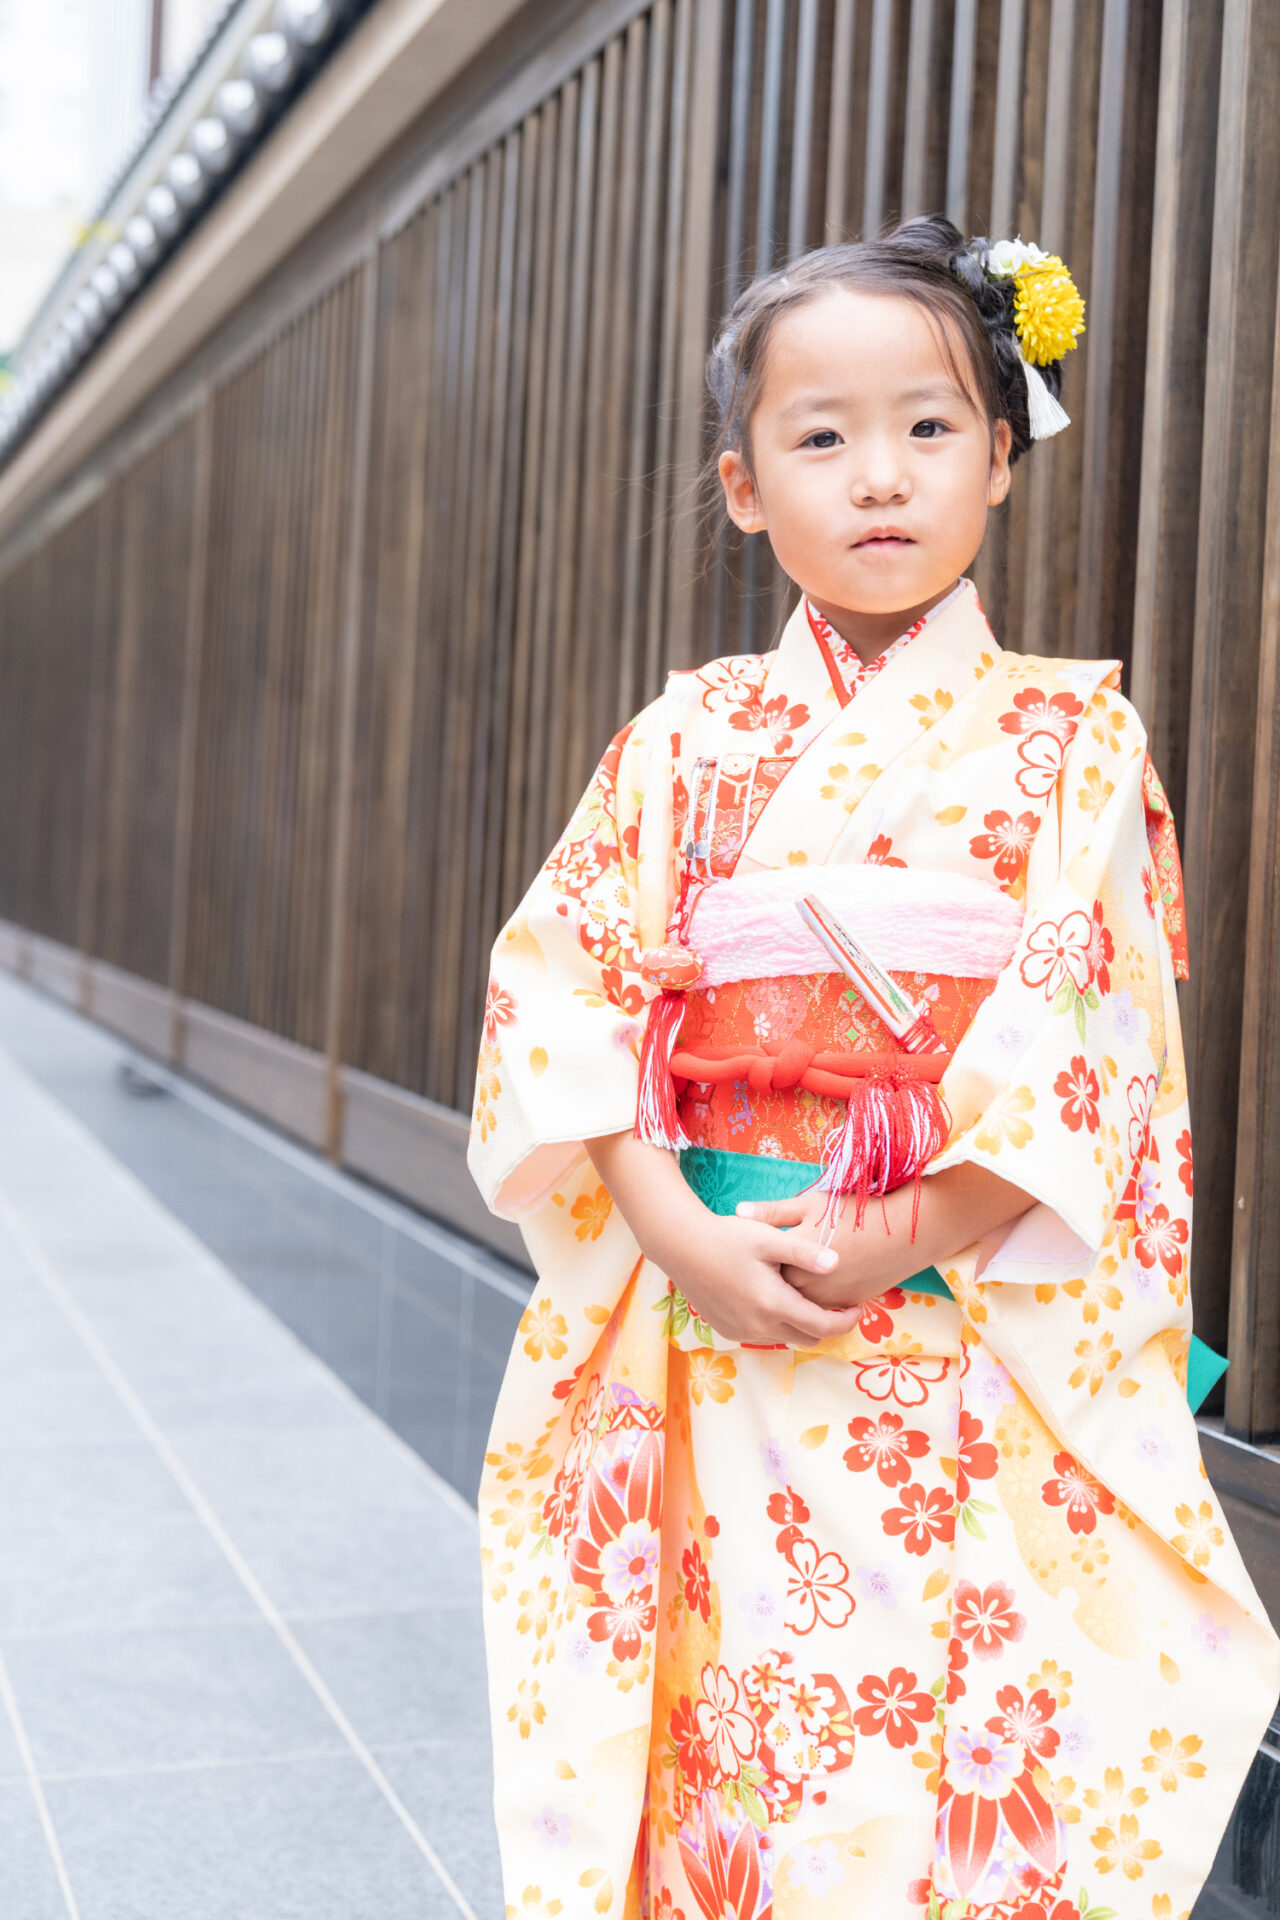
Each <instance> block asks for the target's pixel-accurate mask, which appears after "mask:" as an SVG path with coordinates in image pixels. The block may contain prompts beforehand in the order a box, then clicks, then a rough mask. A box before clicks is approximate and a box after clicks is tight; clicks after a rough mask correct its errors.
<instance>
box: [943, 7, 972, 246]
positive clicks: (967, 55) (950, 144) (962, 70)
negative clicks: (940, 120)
mask: <svg viewBox="0 0 1280 1920" xmlns="http://www.w3.org/2000/svg"><path fill="white" fill-rule="evenodd" d="M977 34H978V0H955V19H954V22H953V25H952V41H951V112H950V116H949V118H948V123H947V218H948V220H950V221H951V222H952V223H953V224H954V225H955V226H957V227H959V229H960V231H961V233H964V232H965V231H966V225H967V222H968V218H969V149H970V143H971V135H972V130H973V73H974V55H975V51H976V43H977Z"/></svg>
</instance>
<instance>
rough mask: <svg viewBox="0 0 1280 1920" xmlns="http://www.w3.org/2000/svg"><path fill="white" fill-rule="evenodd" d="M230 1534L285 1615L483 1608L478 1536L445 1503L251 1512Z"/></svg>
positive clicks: (232, 1526) (236, 1520)
mask: <svg viewBox="0 0 1280 1920" xmlns="http://www.w3.org/2000/svg"><path fill="white" fill-rule="evenodd" d="M229 1530H230V1532H231V1534H232V1537H233V1538H234V1540H235V1543H236V1545H237V1547H238V1548H239V1549H240V1551H241V1553H243V1555H244V1557H245V1559H246V1560H247V1561H248V1563H249V1565H250V1566H251V1567H252V1569H253V1571H254V1573H255V1574H256V1576H257V1578H258V1579H259V1580H260V1581H261V1582H262V1584H263V1586H264V1587H265V1589H266V1591H267V1592H268V1593H269V1594H270V1596H271V1598H272V1600H273V1601H274V1602H275V1604H276V1606H277V1607H279V1608H280V1611H281V1612H282V1613H286V1614H295V1613H326V1612H339V1611H362V1612H366V1613H376V1612H378V1611H379V1610H380V1609H389V1608H398V1607H410V1608H411V1607H426V1606H435V1605H444V1606H479V1603H480V1547H479V1542H478V1540H477V1537H476V1529H475V1527H474V1526H472V1525H471V1524H470V1523H469V1522H468V1521H467V1520H464V1519H463V1518H462V1516H461V1515H460V1514H455V1513H453V1512H452V1511H451V1510H450V1509H449V1508H448V1507H447V1506H445V1504H444V1502H443V1501H440V1502H438V1503H437V1504H436V1505H435V1506H432V1507H426V1508H423V1507H419V1506H417V1505H414V1506H412V1507H410V1508H408V1509H406V1508H404V1507H374V1506H369V1505H367V1504H365V1503H357V1504H355V1505H352V1506H350V1507H343V1508H337V1507H326V1508H322V1509H319V1510H313V1509H309V1508H302V1509H297V1510H294V1511H292V1512H286V1513H278V1512H272V1513H262V1512H252V1511H250V1512H243V1513H238V1514H236V1515H235V1517H234V1519H233V1520H232V1522H231V1523H230V1529H229Z"/></svg>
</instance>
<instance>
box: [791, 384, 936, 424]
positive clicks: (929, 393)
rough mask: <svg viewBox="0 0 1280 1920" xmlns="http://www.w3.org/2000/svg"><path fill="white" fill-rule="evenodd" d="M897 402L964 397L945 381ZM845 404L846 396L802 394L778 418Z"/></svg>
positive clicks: (906, 403)
mask: <svg viewBox="0 0 1280 1920" xmlns="http://www.w3.org/2000/svg"><path fill="white" fill-rule="evenodd" d="M898 400H899V403H900V405H902V406H904V407H916V406H920V405H922V404H925V403H927V402H929V401H931V400H935V401H936V400H942V401H948V402H952V403H954V402H955V401H957V400H958V401H960V402H961V403H962V404H963V403H964V395H963V394H962V393H960V392H959V391H958V390H957V389H956V388H955V387H953V386H950V385H948V384H947V383H946V382H945V381H940V380H937V381H934V382H933V384H932V385H931V386H925V387H912V388H911V389H910V390H909V391H908V392H906V393H900V394H899V395H898ZM847 404H848V395H847V394H830V393H802V394H800V395H799V396H798V397H797V398H796V399H794V400H792V401H790V402H789V403H788V405H787V406H785V407H784V408H783V409H782V412H781V413H780V414H779V416H778V418H779V419H780V420H783V421H787V420H792V419H795V418H796V417H797V416H798V415H801V414H806V413H829V412H831V411H832V410H833V409H835V408H836V407H842V406H846V405H847Z"/></svg>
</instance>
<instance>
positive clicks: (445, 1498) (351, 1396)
mask: <svg viewBox="0 0 1280 1920" xmlns="http://www.w3.org/2000/svg"><path fill="white" fill-rule="evenodd" d="M0 1072H4V1073H8V1074H10V1075H11V1076H12V1077H13V1078H14V1079H15V1080H16V1081H18V1082H19V1083H20V1084H21V1085H23V1087H24V1090H26V1091H27V1092H28V1093H29V1094H32V1095H34V1096H35V1098H36V1099H37V1100H39V1101H40V1102H42V1103H43V1104H44V1105H45V1106H46V1107H47V1108H50V1109H52V1111H53V1112H54V1113H55V1114H56V1116H57V1120H58V1123H59V1124H60V1125H61V1126H63V1127H65V1128H66V1129H67V1130H68V1131H69V1132H71V1133H72V1134H73V1135H75V1136H76V1137H77V1138H78V1139H80V1140H82V1141H83V1142H84V1144H85V1145H86V1146H87V1147H88V1148H89V1150H90V1151H91V1152H92V1153H93V1154H94V1156H95V1157H96V1158H98V1159H100V1160H102V1161H104V1162H105V1163H106V1164H107V1166H108V1167H109V1168H110V1170H111V1172H112V1174H113V1176H114V1177H115V1178H116V1179H118V1180H119V1181H120V1183H121V1184H122V1185H123V1186H125V1187H126V1188H128V1189H129V1190H130V1191H132V1192H133V1193H135V1194H136V1195H137V1196H138V1198H139V1199H140V1200H142V1201H143V1202H144V1203H145V1204H146V1205H147V1206H149V1207H154V1208H155V1209H156V1210H157V1211H158V1212H159V1213H161V1214H163V1216H164V1219H165V1222H166V1224H167V1226H168V1227H169V1229H170V1231H171V1232H172V1233H173V1234H174V1236H175V1238H177V1239H180V1240H181V1241H182V1242H183V1243H184V1244H185V1245H186V1246H187V1247H188V1248H189V1249H190V1251H191V1253H192V1255H193V1256H194V1258H195V1261H196V1264H197V1265H198V1266H200V1267H202V1268H204V1269H206V1270H207V1271H209V1272H210V1273H213V1274H215V1275H216V1276H217V1277H218V1279H220V1280H222V1281H224V1282H226V1281H229V1282H230V1283H231V1285H232V1286H233V1287H235V1288H236V1290H237V1291H238V1292H239V1293H241V1294H242V1295H243V1296H244V1300H245V1302H246V1304H247V1305H248V1307H249V1308H250V1309H251V1310H252V1311H253V1312H254V1313H255V1314H257V1315H258V1317H259V1318H260V1319H261V1320H263V1321H264V1322H266V1323H267V1324H269V1325H270V1326H271V1327H272V1328H273V1329H274V1330H275V1331H276V1332H277V1333H282V1334H283V1335H284V1336H285V1337H286V1338H287V1339H288V1340H289V1341H290V1343H291V1344H292V1345H293V1346H294V1347H295V1348H296V1349H297V1352H298V1354H299V1355H300V1357H301V1358H302V1359H303V1360H305V1361H306V1362H307V1364H308V1365H309V1366H310V1367H312V1368H313V1369H314V1370H315V1371H316V1372H318V1373H319V1374H321V1375H323V1377H324V1379H325V1381H326V1383H327V1384H328V1386H329V1388H330V1390H331V1391H332V1392H333V1394H334V1396H335V1398H337V1399H339V1400H341V1401H342V1402H343V1403H344V1404H345V1405H347V1406H348V1407H350V1408H352V1409H353V1410H354V1411H355V1412H356V1413H357V1414H358V1415H359V1416H360V1418H361V1419H362V1420H363V1421H365V1423H366V1424H367V1425H369V1426H370V1427H372V1428H375V1429H376V1430H377V1432H378V1433H379V1435H380V1436H381V1437H382V1438H383V1439H389V1440H390V1441H391V1442H392V1444H393V1445H394V1446H395V1447H396V1448H398V1450H399V1451H400V1452H401V1453H402V1454H403V1455H404V1456H405V1457H406V1459H408V1460H409V1461H410V1463H411V1464H412V1466H413V1467H414V1469H415V1470H416V1472H417V1473H419V1474H420V1475H421V1477H422V1478H423V1479H425V1480H426V1482H427V1483H428V1485H429V1486H430V1487H431V1490H432V1492H433V1493H434V1494H435V1495H436V1497H437V1498H438V1499H439V1500H440V1501H441V1502H442V1503H443V1504H444V1505H445V1506H447V1507H449V1508H451V1509H452V1511H453V1512H454V1513H456V1514H457V1515H458V1516H459V1518H460V1519H463V1520H465V1521H467V1523H468V1524H469V1525H470V1526H471V1527H472V1528H477V1529H478V1526H479V1520H478V1517H477V1514H476V1509H475V1506H474V1504H473V1503H472V1502H470V1501H469V1500H467V1499H466V1498H465V1496H464V1495H463V1494H461V1493H459V1492H458V1489H457V1488H456V1487H455V1486H453V1485H452V1484H451V1482H450V1481H448V1480H446V1479H445V1477H444V1475H443V1474H442V1473H439V1472H438V1471H437V1470H436V1468H435V1467H433V1466H432V1465H431V1462H430V1461H429V1460H424V1459H423V1457H422V1455H421V1454H420V1453H418V1452H416V1451H415V1450H414V1448H413V1447H411V1446H410V1445H409V1442H408V1441H407V1440H406V1439H405V1438H404V1436H403V1435H402V1434H399V1433H397V1432H396V1430H395V1428H394V1427H392V1426H389V1425H388V1424H387V1423H386V1422H385V1421H384V1420H382V1419H381V1418H380V1417H379V1416H378V1414H376V1413H375V1412H374V1410H373V1408H372V1407H371V1406H370V1405H369V1404H368V1402H367V1401H365V1400H362V1399H361V1398H360V1396H359V1394H358V1393H356V1391H355V1390H354V1388H352V1387H349V1386H348V1385H347V1382H346V1381H345V1380H343V1379H342V1378H341V1376H340V1375H339V1374H336V1373H335V1372H334V1371H333V1369H332V1368H331V1367H329V1366H326V1364H325V1362H324V1361H323V1360H322V1359H321V1358H320V1356H319V1354H317V1353H316V1352H315V1350H314V1348H312V1347H309V1346H308V1345H307V1343H306V1341H305V1340H303V1339H301V1338H300V1337H299V1335H298V1334H296V1333H295V1332H294V1331H293V1329H292V1328H291V1327H289V1326H287V1325H286V1324H285V1322H284V1321H283V1320H281V1318H280V1316H279V1315H278V1314H276V1313H273V1312H272V1310H271V1308H270V1307H269V1306H268V1305H267V1304H266V1302H265V1301H264V1300H262V1299H260V1298H259V1296H258V1295H257V1294H256V1293H254V1292H253V1290H252V1288H250V1287H247V1286H246V1285H245V1284H244V1282H243V1281H242V1280H240V1279H238V1278H237V1277H236V1275H235V1274H234V1273H233V1272H232V1271H231V1269H230V1268H229V1267H228V1266H227V1265H226V1263H225V1262H224V1261H222V1260H220V1259H219V1258H218V1257H217V1255H216V1254H215V1253H214V1252H213V1250H212V1249H211V1248H210V1247H208V1246H206V1245H205V1243H204V1241H203V1240H201V1238H200V1236H199V1234H197V1233H196V1232H195V1231H194V1230H193V1229H192V1228H191V1227H189V1226H188V1225H187V1223H186V1221H185V1220H180V1219H179V1218H178V1216H177V1214H175V1213H174V1212H173V1211H172V1210H171V1209H170V1208H169V1207H166V1206H165V1204H164V1202H163V1201H162V1200H159V1199H157V1197H156V1195H155V1194H154V1193H152V1192H151V1190H150V1188H149V1187H147V1186H146V1185H145V1184H144V1182H143V1181H142V1180H141V1179H140V1178H139V1177H138V1175H137V1174H136V1173H134V1172H133V1170H132V1168H130V1167H126V1166H125V1164H124V1162H123V1161H121V1160H119V1159H117V1157H116V1155H115V1154H113V1153H112V1151H111V1149H110V1148H109V1147H108V1146H106V1145H105V1144H104V1143H103V1142H102V1141H101V1140H99V1138H98V1136H97V1135H96V1134H95V1133H94V1132H93V1130H92V1129H91V1128H90V1127H88V1126H86V1124H85V1123H84V1121H83V1120H81V1119H79V1118H78V1117H77V1115H75V1114H74V1113H72V1112H71V1111H70V1110H69V1109H68V1108H66V1107H64V1106H63V1105H62V1103H61V1102H60V1101H59V1100H58V1099H57V1098H56V1096H55V1095H54V1094H52V1093H50V1091H49V1089H48V1088H47V1087H46V1086H45V1085H44V1084H43V1083H42V1082H41V1081H39V1080H37V1079H36V1078H35V1076H34V1075H33V1074H31V1073H29V1072H28V1071H27V1069H26V1068H25V1067H24V1066H23V1065H22V1064H21V1062H20V1061H18V1060H15V1059H14V1057H13V1055H12V1054H11V1053H9V1052H8V1051H7V1050H6V1049H4V1048H0ZM210 1105H211V1106H214V1105H216V1103H215V1102H212V1101H211V1102H210ZM263 1131H264V1132H265V1129H263ZM524 1297H526V1298H527V1296H524Z"/></svg>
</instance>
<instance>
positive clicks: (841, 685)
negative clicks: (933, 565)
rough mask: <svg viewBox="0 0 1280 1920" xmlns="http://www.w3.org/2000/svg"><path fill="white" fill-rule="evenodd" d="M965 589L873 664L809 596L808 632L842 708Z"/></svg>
mask: <svg viewBox="0 0 1280 1920" xmlns="http://www.w3.org/2000/svg"><path fill="white" fill-rule="evenodd" d="M963 586H964V581H963V580H961V581H959V582H958V583H957V585H956V586H955V587H954V588H953V589H952V591H951V592H950V593H949V594H948V595H947V596H946V598H945V600H939V601H938V603H937V605H936V606H934V607H930V609H929V611H928V613H924V614H921V616H920V618H919V619H918V620H917V621H916V623H915V625H914V626H913V627H908V629H907V631H906V632H905V633H900V634H899V635H898V638H897V639H896V640H895V641H893V642H892V644H891V645H890V646H887V647H886V648H885V650H884V652H883V653H879V654H877V655H876V657H875V659H874V660H864V659H863V658H862V657H861V655H860V654H858V653H857V652H855V650H854V649H853V648H852V647H851V646H850V645H849V642H848V641H847V640H844V639H842V638H841V636H840V635H839V634H838V633H837V632H836V630H835V628H834V627H833V626H832V625H831V622H830V621H829V620H826V619H824V618H823V616H822V614H820V613H819V612H818V609H817V608H816V607H815V606H814V604H813V602H812V600H810V599H809V597H808V595H807V594H806V596H805V602H804V610H805V613H806V614H807V615H808V618H809V631H810V633H812V635H813V637H814V639H815V640H816V641H817V643H818V651H819V652H820V653H821V655H822V658H823V660H824V661H825V662H826V668H827V672H828V674H829V675H830V676H831V684H832V686H833V687H834V689H835V695H836V699H837V700H838V701H839V702H840V705H841V706H842V707H847V706H848V704H849V702H850V701H851V700H852V699H853V696H854V694H855V693H857V692H858V691H859V689H860V688H861V687H864V686H865V685H866V684H867V682H868V680H874V679H875V677H876V675H877V674H878V673H879V672H880V669H881V668H882V667H883V666H885V665H886V664H887V663H888V662H889V661H890V660H892V658H893V656H894V655H895V654H896V653H901V651H902V649H903V648H904V647H905V646H906V645H907V642H908V641H910V640H914V639H915V637H916V635H917V634H918V633H919V632H920V631H921V629H922V628H923V627H926V626H927V625H928V624H929V622H930V620H932V619H933V617H934V615H935V614H938V613H941V612H942V609H943V608H944V607H946V606H949V605H950V604H951V602H952V600H954V599H955V597H956V595H957V594H958V593H959V592H960V590H961V588H962V587H963Z"/></svg>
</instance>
